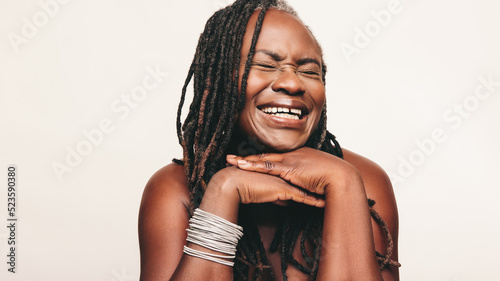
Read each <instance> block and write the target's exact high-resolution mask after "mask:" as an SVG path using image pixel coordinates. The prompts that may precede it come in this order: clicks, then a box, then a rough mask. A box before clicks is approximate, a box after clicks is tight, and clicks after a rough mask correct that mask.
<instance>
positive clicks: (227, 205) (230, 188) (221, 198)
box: [200, 168, 240, 223]
mask: <svg viewBox="0 0 500 281" xmlns="http://www.w3.org/2000/svg"><path fill="white" fill-rule="evenodd" d="M226 169H228V168H225V169H223V170H221V171H219V172H217V173H216V174H215V175H213V177H212V178H211V179H210V181H209V183H208V185H207V189H206V190H205V194H204V195H203V200H202V201H201V204H200V209H202V210H204V211H207V212H210V213H212V214H214V215H216V216H219V217H222V218H225V219H226V220H228V221H230V222H233V223H236V222H237V220H238V209H239V204H240V198H239V195H238V190H237V186H236V183H235V182H234V177H232V176H231V175H230V173H229V171H225V170H226Z"/></svg>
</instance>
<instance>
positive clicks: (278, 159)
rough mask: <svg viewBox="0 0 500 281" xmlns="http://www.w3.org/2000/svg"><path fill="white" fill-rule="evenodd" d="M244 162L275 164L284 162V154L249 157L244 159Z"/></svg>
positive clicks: (264, 154)
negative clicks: (270, 162)
mask: <svg viewBox="0 0 500 281" xmlns="http://www.w3.org/2000/svg"><path fill="white" fill-rule="evenodd" d="M243 160H247V161H266V160H269V161H273V162H281V161H283V154H281V153H261V154H256V155H249V156H247V157H244V158H243Z"/></svg>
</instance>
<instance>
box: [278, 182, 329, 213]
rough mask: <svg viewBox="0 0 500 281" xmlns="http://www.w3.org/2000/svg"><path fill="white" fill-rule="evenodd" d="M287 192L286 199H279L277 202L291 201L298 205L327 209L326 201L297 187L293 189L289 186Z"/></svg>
mask: <svg viewBox="0 0 500 281" xmlns="http://www.w3.org/2000/svg"><path fill="white" fill-rule="evenodd" d="M286 189H287V190H285V192H284V196H285V197H284V198H281V196H280V198H278V200H277V201H282V200H291V201H295V202H298V203H302V204H306V205H310V206H313V207H318V208H323V207H325V200H324V199H322V198H319V197H316V196H313V195H312V194H309V193H307V192H305V191H303V190H301V189H299V188H297V187H293V186H291V185H287V188H286Z"/></svg>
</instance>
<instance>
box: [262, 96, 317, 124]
mask: <svg viewBox="0 0 500 281" xmlns="http://www.w3.org/2000/svg"><path fill="white" fill-rule="evenodd" d="M265 107H284V108H289V109H290V108H296V109H300V110H302V112H303V114H302V117H301V118H300V119H289V118H283V117H278V116H274V115H270V114H267V113H265V112H264V111H262V110H261V109H262V108H265ZM257 111H258V114H259V116H261V117H262V118H263V119H264V120H266V121H267V122H269V123H271V124H273V125H275V126H276V127H277V128H279V129H303V128H304V127H305V125H306V122H307V119H308V118H309V108H308V107H307V106H306V105H305V104H304V103H302V102H300V101H296V100H290V99H281V100H273V101H270V102H265V103H262V104H260V105H257Z"/></svg>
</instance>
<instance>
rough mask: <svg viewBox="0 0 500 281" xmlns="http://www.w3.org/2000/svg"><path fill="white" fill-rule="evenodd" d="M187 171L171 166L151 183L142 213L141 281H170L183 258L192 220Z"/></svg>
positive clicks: (140, 228) (142, 205) (149, 183)
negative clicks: (190, 219)
mask: <svg viewBox="0 0 500 281" xmlns="http://www.w3.org/2000/svg"><path fill="white" fill-rule="evenodd" d="M187 185H188V183H187V180H186V176H185V173H184V167H183V166H181V165H177V164H174V163H172V164H169V165H166V166H165V167H163V168H161V169H160V170H158V171H157V172H156V173H155V174H154V175H153V176H152V177H151V178H150V179H149V181H148V183H147V184H146V187H145V188H144V192H143V195H142V201H141V206H140V210H139V245H140V252H141V280H160V279H166V280H168V279H169V278H170V277H169V276H171V275H172V273H173V271H174V270H175V268H176V267H177V264H178V263H179V260H180V258H181V256H182V247H183V246H184V243H185V240H186V231H185V230H186V228H187V226H188V219H189V191H188V187H187Z"/></svg>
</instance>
